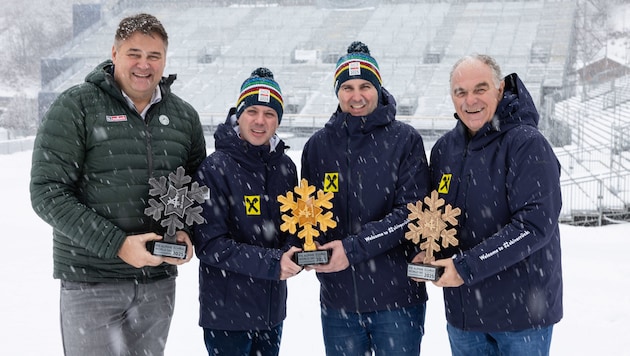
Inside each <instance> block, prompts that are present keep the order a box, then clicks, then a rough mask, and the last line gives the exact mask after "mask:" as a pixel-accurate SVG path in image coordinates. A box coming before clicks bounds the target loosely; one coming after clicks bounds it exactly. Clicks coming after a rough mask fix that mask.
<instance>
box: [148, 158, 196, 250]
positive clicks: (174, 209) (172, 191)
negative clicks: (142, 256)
mask: <svg viewBox="0 0 630 356" xmlns="http://www.w3.org/2000/svg"><path fill="white" fill-rule="evenodd" d="M191 181H192V179H191V178H190V177H189V176H187V175H186V170H185V169H184V167H181V166H180V167H177V170H176V171H175V173H171V174H169V175H168V180H167V179H166V177H160V178H159V179H155V178H151V179H149V184H150V185H151V189H150V190H149V195H151V196H152V197H155V198H157V199H153V198H151V199H149V207H147V208H146V209H144V214H145V215H147V216H150V217H151V218H153V220H155V221H158V222H159V223H160V225H161V226H163V227H165V228H166V233H164V237H163V239H162V240H161V241H156V242H154V243H152V244H150V246H149V251H151V253H153V254H154V255H157V256H166V257H176V258H181V259H184V258H186V250H187V246H186V244H180V243H177V239H176V232H177V230H182V229H183V228H184V227H190V226H192V224H193V223H198V224H200V223H202V222H204V221H205V219H204V218H203V217H202V216H201V212H202V210H203V209H202V207H201V206H199V204H201V203H203V202H204V201H205V199H206V196H207V195H208V188H207V187H205V186H200V185H199V183H197V182H193V183H192V184H190V182H191ZM182 220H183V221H182Z"/></svg>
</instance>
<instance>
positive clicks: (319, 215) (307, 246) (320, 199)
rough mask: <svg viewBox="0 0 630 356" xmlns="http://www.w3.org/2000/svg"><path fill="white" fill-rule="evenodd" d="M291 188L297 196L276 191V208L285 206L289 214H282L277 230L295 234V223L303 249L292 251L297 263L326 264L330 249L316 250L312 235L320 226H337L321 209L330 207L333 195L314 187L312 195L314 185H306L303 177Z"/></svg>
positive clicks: (284, 209) (315, 233)
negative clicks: (277, 205)
mask: <svg viewBox="0 0 630 356" xmlns="http://www.w3.org/2000/svg"><path fill="white" fill-rule="evenodd" d="M293 190H294V191H295V193H296V194H297V195H298V196H299V198H298V199H294V197H293V192H287V195H286V196H284V195H278V202H279V203H280V212H283V213H284V212H287V211H289V210H290V212H291V214H290V215H289V214H282V221H284V222H283V223H282V224H281V225H280V230H282V231H288V232H289V233H291V234H295V232H296V231H297V228H298V227H299V228H300V231H299V232H298V234H297V236H298V237H299V238H300V239H303V240H304V248H303V250H304V251H303V252H298V253H296V254H295V256H294V258H293V260H294V261H295V263H296V264H298V265H300V266H308V265H318V264H326V263H328V261H329V259H330V254H331V251H330V250H318V249H317V246H316V245H315V241H314V240H313V239H314V238H315V237H317V236H319V231H320V230H321V231H322V232H326V230H328V228H334V227H336V226H337V222H336V221H335V220H333V213H332V212H330V211H326V212H325V211H324V209H331V208H332V206H333V204H332V202H331V201H330V199H332V198H333V193H332V192H327V193H324V192H323V191H322V190H318V191H317V196H313V195H312V194H313V193H315V187H314V186H312V185H309V184H308V181H307V180H306V179H304V178H302V180H301V181H300V185H299V186H297V187H295V189H293ZM318 227H319V230H318Z"/></svg>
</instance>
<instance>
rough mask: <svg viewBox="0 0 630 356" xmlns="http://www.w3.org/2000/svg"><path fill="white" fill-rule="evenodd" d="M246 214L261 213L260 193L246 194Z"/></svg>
mask: <svg viewBox="0 0 630 356" xmlns="http://www.w3.org/2000/svg"><path fill="white" fill-rule="evenodd" d="M244 198H245V214H247V215H260V195H245V197H244Z"/></svg>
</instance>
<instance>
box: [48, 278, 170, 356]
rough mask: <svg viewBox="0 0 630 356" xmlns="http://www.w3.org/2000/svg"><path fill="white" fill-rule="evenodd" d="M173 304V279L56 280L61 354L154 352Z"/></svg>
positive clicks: (161, 342)
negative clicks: (61, 343)
mask: <svg viewBox="0 0 630 356" xmlns="http://www.w3.org/2000/svg"><path fill="white" fill-rule="evenodd" d="M174 306H175V277H172V278H168V279H163V280H160V281H156V282H153V283H147V284H138V283H135V282H115V283H77V282H69V281H63V280H62V281H61V296H60V312H61V336H62V338H63V348H64V352H65V355H66V356H85V355H95V356H96V355H104V356H105V355H107V356H123V355H125V356H135V355H147V356H159V355H163V354H164V346H165V344H166V338H167V336H168V330H169V327H170V325H171V317H172V316H173V308H174Z"/></svg>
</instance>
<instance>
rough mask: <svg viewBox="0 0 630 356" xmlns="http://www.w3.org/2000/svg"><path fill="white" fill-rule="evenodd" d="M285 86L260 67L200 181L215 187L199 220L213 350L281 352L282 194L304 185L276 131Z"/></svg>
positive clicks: (286, 269) (288, 256)
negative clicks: (299, 182) (281, 87)
mask: <svg viewBox="0 0 630 356" xmlns="http://www.w3.org/2000/svg"><path fill="white" fill-rule="evenodd" d="M282 113H283V100H282V93H281V91H280V86H279V85H278V83H277V82H276V81H275V80H274V77H273V73H272V72H271V71H270V70H269V69H266V68H258V69H256V70H254V72H252V74H251V76H250V77H249V78H247V79H246V80H245V81H244V82H243V85H242V86H241V91H240V95H239V97H238V100H237V102H236V106H235V107H232V108H231V109H230V110H229V113H228V117H227V120H226V122H225V123H224V124H221V125H219V126H218V127H217V130H216V132H215V134H214V139H215V151H214V152H213V153H212V154H211V155H209V156H208V157H207V158H206V159H205V160H204V162H203V163H202V164H201V166H200V167H199V170H198V171H197V174H196V175H195V180H196V181H197V182H198V183H199V184H202V185H205V186H207V187H208V188H209V190H210V196H209V197H208V199H207V200H206V203H205V204H204V205H203V213H202V215H203V217H204V219H205V222H204V223H203V224H200V225H197V226H195V233H194V237H193V244H194V246H195V252H196V255H197V257H198V258H199V261H200V265H199V293H200V298H199V300H200V314H201V316H200V319H199V325H200V326H201V327H202V328H203V331H204V341H205V344H206V348H207V350H208V354H209V355H264V356H267V355H278V352H279V349H280V338H281V335H282V323H283V321H284V319H285V317H286V298H287V285H286V279H288V278H289V277H292V276H295V275H296V274H297V273H298V272H300V270H301V267H300V266H298V265H296V264H295V263H294V262H293V261H292V257H293V254H294V253H295V251H297V250H298V248H297V247H291V248H289V247H288V241H287V239H288V237H289V236H288V235H287V234H286V233H283V232H281V231H280V229H279V226H280V224H281V223H282V220H281V217H280V207H279V205H278V202H277V200H276V197H277V196H278V195H281V194H286V192H287V191H290V190H292V189H293V188H294V187H295V186H296V185H297V171H296V167H295V164H294V163H293V161H291V159H290V158H289V156H287V155H286V154H285V153H284V151H285V150H286V149H287V148H288V147H287V146H285V144H284V142H283V141H282V140H281V139H280V138H278V136H277V135H276V129H277V128H278V126H279V124H280V121H281V120H282Z"/></svg>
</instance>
